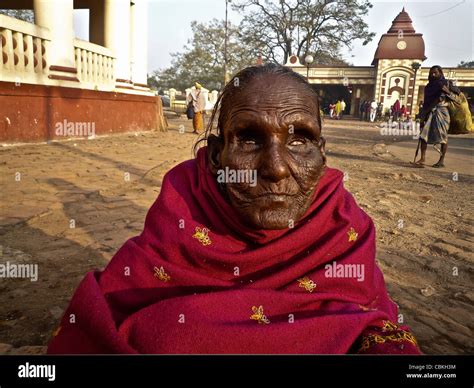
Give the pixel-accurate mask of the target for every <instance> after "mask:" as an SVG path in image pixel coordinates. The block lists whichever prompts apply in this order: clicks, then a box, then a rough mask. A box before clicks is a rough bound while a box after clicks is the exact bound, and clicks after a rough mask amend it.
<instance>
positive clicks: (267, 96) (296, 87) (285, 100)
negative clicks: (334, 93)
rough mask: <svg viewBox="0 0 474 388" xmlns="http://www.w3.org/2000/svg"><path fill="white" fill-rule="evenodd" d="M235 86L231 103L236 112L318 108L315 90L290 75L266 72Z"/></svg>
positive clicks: (231, 108) (316, 110)
mask: <svg viewBox="0 0 474 388" xmlns="http://www.w3.org/2000/svg"><path fill="white" fill-rule="evenodd" d="M235 88H236V90H234V93H232V94H233V98H232V100H231V101H230V106H229V108H230V109H229V112H231V111H233V112H234V114H235V113H237V112H240V111H242V110H256V111H262V110H264V111H275V113H278V112H279V111H280V112H282V111H285V110H288V109H290V110H298V109H299V110H301V111H305V112H308V113H317V112H319V109H318V102H317V96H316V93H315V92H313V91H312V90H310V89H309V88H308V87H306V86H305V85H304V84H302V83H300V82H298V81H296V80H293V79H291V78H290V77H288V76H287V77H282V76H275V75H273V77H272V76H271V75H265V76H262V77H258V78H255V79H253V80H252V81H250V82H247V83H245V84H243V85H241V86H236V87H235Z"/></svg>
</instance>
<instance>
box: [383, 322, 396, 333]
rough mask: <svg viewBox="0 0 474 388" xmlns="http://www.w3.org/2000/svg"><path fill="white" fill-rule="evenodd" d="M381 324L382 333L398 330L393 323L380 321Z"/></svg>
mask: <svg viewBox="0 0 474 388" xmlns="http://www.w3.org/2000/svg"><path fill="white" fill-rule="evenodd" d="M382 323H383V327H382V331H397V330H399V329H400V328H399V327H398V326H397V325H396V324H395V323H392V322H390V321H382Z"/></svg>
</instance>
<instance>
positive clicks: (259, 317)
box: [250, 306, 270, 325]
mask: <svg viewBox="0 0 474 388" xmlns="http://www.w3.org/2000/svg"><path fill="white" fill-rule="evenodd" d="M252 311H253V314H252V315H251V316H250V319H253V320H255V321H257V322H258V323H261V324H267V325H268V324H269V323H270V320H269V319H268V318H267V316H266V315H265V314H264V313H263V306H259V307H257V306H253V307H252Z"/></svg>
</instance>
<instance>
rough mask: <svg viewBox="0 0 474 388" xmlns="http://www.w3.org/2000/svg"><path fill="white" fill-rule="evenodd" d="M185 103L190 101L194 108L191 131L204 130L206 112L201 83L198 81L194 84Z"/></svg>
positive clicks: (198, 131)
mask: <svg viewBox="0 0 474 388" xmlns="http://www.w3.org/2000/svg"><path fill="white" fill-rule="evenodd" d="M186 102H187V103H190V102H192V105H193V109H194V117H193V133H201V132H203V131H204V114H205V113H206V98H205V97H204V94H203V92H202V85H201V84H200V83H199V82H196V83H195V84H194V88H193V89H191V92H190V93H189V95H188V97H187V99H186Z"/></svg>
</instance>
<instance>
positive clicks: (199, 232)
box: [193, 226, 212, 246]
mask: <svg viewBox="0 0 474 388" xmlns="http://www.w3.org/2000/svg"><path fill="white" fill-rule="evenodd" d="M208 233H209V229H207V228H202V229H201V228H200V227H199V226H196V229H195V233H194V234H193V237H194V238H197V239H198V240H199V242H200V243H201V244H202V245H204V246H206V245H211V244H212V241H211V239H210V238H209V235H208Z"/></svg>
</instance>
